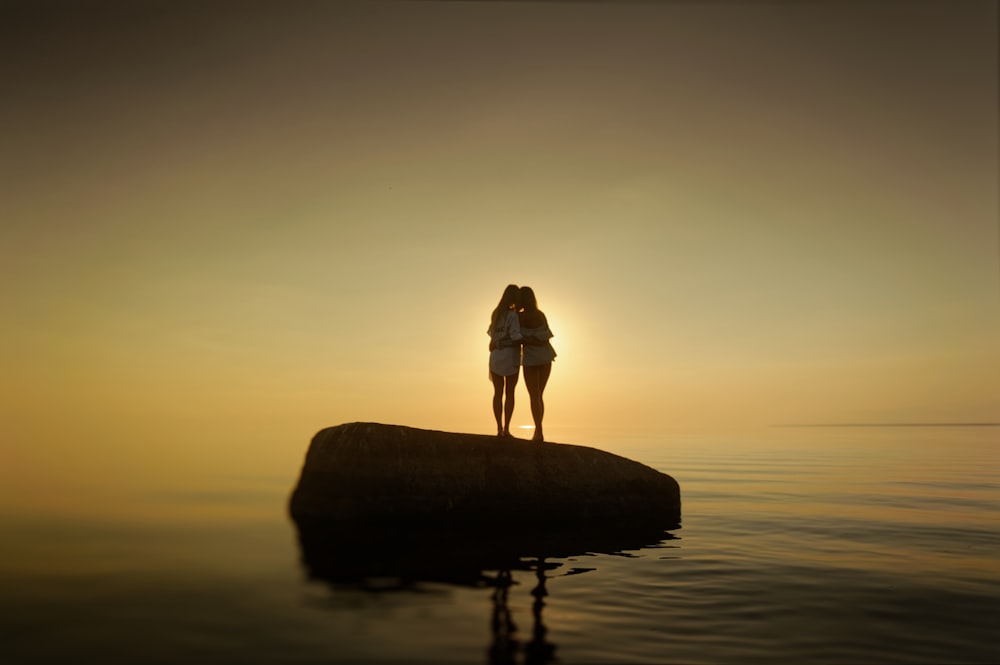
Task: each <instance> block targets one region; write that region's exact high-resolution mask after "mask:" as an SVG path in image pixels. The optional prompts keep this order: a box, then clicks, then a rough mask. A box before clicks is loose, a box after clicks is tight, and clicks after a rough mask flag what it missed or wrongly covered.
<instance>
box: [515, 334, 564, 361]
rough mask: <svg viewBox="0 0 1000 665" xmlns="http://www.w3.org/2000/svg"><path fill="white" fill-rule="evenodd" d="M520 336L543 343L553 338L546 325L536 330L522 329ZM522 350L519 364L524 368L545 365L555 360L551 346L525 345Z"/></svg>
mask: <svg viewBox="0 0 1000 665" xmlns="http://www.w3.org/2000/svg"><path fill="white" fill-rule="evenodd" d="M521 334H522V335H523V336H524V337H525V338H528V337H531V338H533V339H537V340H540V341H543V342H548V341H549V340H550V339H552V338H553V337H554V335H553V334H552V331H551V330H549V326H548V324H547V323H546V324H545V325H543V326H539V327H538V328H522V329H521ZM522 348H523V353H522V356H521V358H522V359H521V364H522V365H525V366H532V365H545V364H547V363H550V362H552V361H553V360H555V359H556V350H555V349H553V348H552V345H551V344H525V345H524V346H523V347H522Z"/></svg>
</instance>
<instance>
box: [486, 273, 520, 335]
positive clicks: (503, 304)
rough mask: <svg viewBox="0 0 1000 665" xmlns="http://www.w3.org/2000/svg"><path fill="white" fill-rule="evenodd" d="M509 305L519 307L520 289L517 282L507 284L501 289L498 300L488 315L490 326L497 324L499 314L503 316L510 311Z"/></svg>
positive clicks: (516, 308)
mask: <svg viewBox="0 0 1000 665" xmlns="http://www.w3.org/2000/svg"><path fill="white" fill-rule="evenodd" d="M511 305H514V309H515V310H518V309H520V308H521V289H519V288H517V284H508V285H507V288H506V289H504V290H503V296H501V297H500V302H498V303H497V306H496V309H494V310H493V314H491V315H490V327H491V328H493V327H495V326H496V325H497V321H498V319H499V318H500V317H501V316H505V315H506V314H507V312H508V311H510V306H511Z"/></svg>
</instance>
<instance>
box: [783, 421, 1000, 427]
mask: <svg viewBox="0 0 1000 665" xmlns="http://www.w3.org/2000/svg"><path fill="white" fill-rule="evenodd" d="M771 427H1000V422H998V423H986V422H984V423H784V424H778V425H771Z"/></svg>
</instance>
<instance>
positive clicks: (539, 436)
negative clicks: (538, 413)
mask: <svg viewBox="0 0 1000 665" xmlns="http://www.w3.org/2000/svg"><path fill="white" fill-rule="evenodd" d="M531 440H532V441H538V442H542V441H545V439H544V437H542V433H541V432H539V431H538V430H535V436H533V437H531Z"/></svg>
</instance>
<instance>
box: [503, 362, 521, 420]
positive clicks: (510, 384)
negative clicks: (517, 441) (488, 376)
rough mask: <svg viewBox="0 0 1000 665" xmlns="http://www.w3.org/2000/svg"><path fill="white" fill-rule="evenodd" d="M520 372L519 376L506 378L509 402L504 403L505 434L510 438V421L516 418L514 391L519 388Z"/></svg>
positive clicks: (512, 375)
mask: <svg viewBox="0 0 1000 665" xmlns="http://www.w3.org/2000/svg"><path fill="white" fill-rule="evenodd" d="M519 372H520V370H518V373H517V374H511V375H510V376H505V377H504V379H505V384H506V385H505V386H504V388H505V390H504V392H505V393H506V395H505V396H506V398H507V401H506V402H505V403H504V408H503V415H504V424H503V433H504V434H506V435H507V436H510V421H511V418H512V417H513V416H514V389H515V388H517V379H518V375H519Z"/></svg>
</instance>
